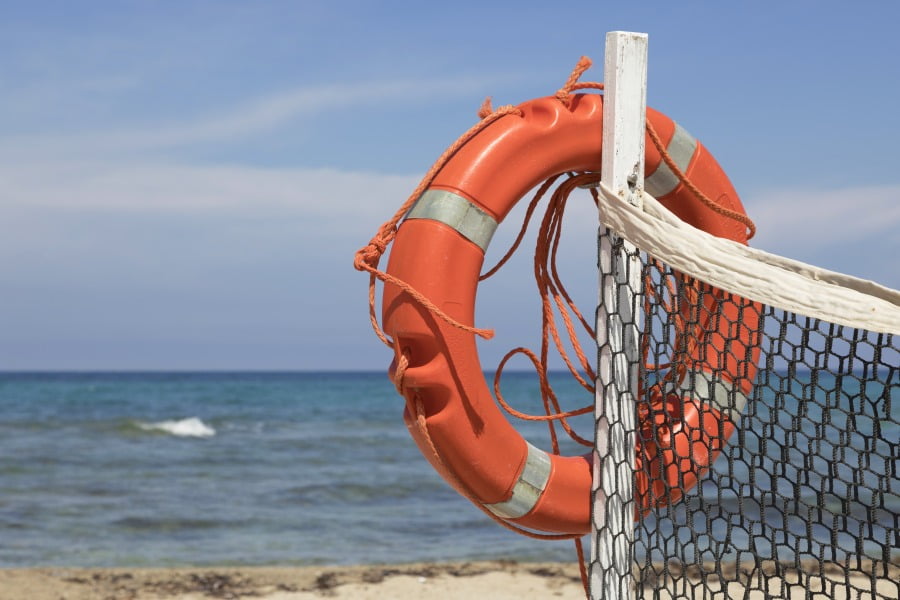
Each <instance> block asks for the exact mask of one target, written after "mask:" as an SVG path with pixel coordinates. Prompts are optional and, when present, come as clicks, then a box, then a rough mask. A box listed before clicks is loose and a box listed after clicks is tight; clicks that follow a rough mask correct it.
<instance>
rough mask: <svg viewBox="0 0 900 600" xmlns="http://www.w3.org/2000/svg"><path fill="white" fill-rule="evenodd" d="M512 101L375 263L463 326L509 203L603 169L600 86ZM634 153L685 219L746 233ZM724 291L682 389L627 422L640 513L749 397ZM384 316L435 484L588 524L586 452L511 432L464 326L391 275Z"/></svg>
mask: <svg viewBox="0 0 900 600" xmlns="http://www.w3.org/2000/svg"><path fill="white" fill-rule="evenodd" d="M518 109H519V111H518V114H517V115H509V116H505V117H503V118H502V119H498V120H496V121H494V122H493V123H491V124H490V125H489V126H487V127H485V128H484V129H483V130H481V131H480V132H478V133H477V134H476V135H475V136H474V137H472V138H471V139H469V140H468V141H467V142H466V143H465V144H464V145H463V146H462V147H461V148H460V149H459V150H458V151H456V153H455V154H454V155H453V156H452V157H451V158H450V159H449V160H448V161H447V162H446V164H445V165H444V166H443V167H442V168H441V170H440V171H439V172H438V174H437V175H436V176H435V178H434V179H433V180H432V182H431V184H430V186H429V187H428V189H427V190H426V191H425V192H424V194H422V196H421V197H420V198H419V200H418V202H417V203H416V204H415V205H414V206H413V208H412V209H411V210H410V211H409V213H408V214H407V215H406V218H405V220H404V221H403V223H402V224H401V225H400V227H399V229H398V231H397V233H396V238H395V239H394V241H393V248H392V251H391V255H390V260H389V263H388V267H387V271H386V272H387V273H388V274H390V275H391V276H393V277H395V278H397V279H399V280H402V281H404V282H406V283H407V284H409V286H410V287H411V288H414V289H415V290H417V291H418V292H419V293H421V295H422V296H424V297H426V298H428V299H429V300H430V301H431V302H432V303H433V304H434V305H436V306H437V307H438V308H440V309H441V310H442V311H444V312H445V313H446V314H448V315H449V316H450V317H452V318H453V319H456V320H457V321H459V322H461V323H474V316H475V315H474V308H475V294H476V289H477V285H478V278H479V274H480V272H481V268H482V263H483V260H484V252H485V249H486V248H487V246H488V243H489V242H490V239H491V235H492V234H493V232H494V229H495V228H496V226H497V225H498V224H499V223H500V222H501V221H503V219H504V217H505V216H506V215H507V213H508V212H509V211H510V210H511V209H512V208H513V206H514V205H515V204H516V202H518V200H519V199H520V198H522V197H523V196H524V195H525V194H526V193H527V192H528V191H529V190H531V189H533V188H534V187H535V186H536V185H538V184H540V183H541V182H542V181H544V180H546V179H547V178H549V177H551V176H553V175H556V174H559V173H565V172H582V171H599V170H600V147H601V138H602V115H603V98H602V96H599V95H595V94H577V95H573V96H571V101H570V103H568V105H566V104H564V103H563V102H561V101H560V100H559V99H558V98H555V97H549V98H540V99H537V100H532V101H529V102H526V103H524V104H521V105H519V107H518ZM647 118H648V119H649V121H650V122H651V123H652V125H653V128H654V129H655V130H656V132H658V135H659V137H660V138H661V139H662V141H663V143H664V144H665V145H666V148H667V153H668V154H669V156H670V157H671V158H672V160H674V161H675V163H676V165H677V166H678V167H679V168H680V169H681V170H682V171H683V172H684V173H685V174H686V175H687V177H688V178H689V179H690V180H691V181H692V182H693V183H694V184H695V185H696V186H697V187H698V188H699V189H700V190H702V191H703V193H705V194H706V195H707V196H708V197H710V198H712V199H714V200H715V201H716V202H717V204H719V205H721V206H723V207H725V208H728V209H731V210H733V211H735V212H739V213H742V214H743V207H742V206H741V203H740V200H739V199H738V196H737V194H736V193H735V191H734V188H733V187H732V185H731V183H730V182H729V180H728V178H727V176H726V175H725V173H724V172H723V171H722V169H721V167H719V165H718V163H717V162H716V161H715V159H714V158H713V157H712V155H711V154H710V153H709V152H708V151H707V150H706V148H704V147H703V146H702V145H701V144H700V143H699V142H697V141H696V140H695V139H694V138H693V137H691V136H690V135H689V134H688V133H687V132H685V131H684V130H683V129H682V128H681V127H679V126H678V125H676V124H675V123H674V122H673V121H672V120H671V119H669V118H668V117H666V116H665V115H663V114H661V113H659V112H657V111H654V110H652V109H648V111H647ZM645 162H646V182H645V187H646V189H647V191H648V192H650V193H651V194H652V195H654V196H656V197H657V198H658V199H659V200H660V201H661V202H662V203H663V204H664V205H666V206H667V207H668V208H669V209H670V210H672V211H673V212H674V213H675V214H677V215H678V216H679V217H680V218H681V219H682V220H684V221H686V222H687V223H689V224H691V225H693V226H695V227H698V228H700V229H703V230H705V231H706V232H708V233H711V234H713V235H716V236H719V237H724V238H729V239H732V240H736V241H739V242H742V243H746V241H747V233H746V230H745V228H744V227H743V226H742V225H741V224H740V223H737V222H735V221H734V220H732V219H727V218H723V217H722V216H721V215H720V214H718V213H717V212H715V211H714V210H712V209H711V208H710V207H708V206H706V205H704V204H702V203H700V202H698V201H697V199H696V197H695V194H694V193H692V192H690V191H688V190H687V189H686V186H685V185H684V184H683V183H682V181H681V180H680V179H679V178H678V177H677V176H676V175H675V174H674V173H673V172H672V170H671V169H670V168H669V167H668V166H667V165H666V164H665V163H664V162H663V160H662V157H661V154H660V153H659V152H658V151H657V150H656V149H655V148H654V147H653V145H652V144H650V143H648V144H647V152H646V161H645ZM726 295H727V294H725V293H724V292H720V291H718V290H712V291H711V293H709V294H707V295H706V296H707V297H706V300H705V301H704V302H706V303H707V304H709V306H708V309H709V310H715V311H717V313H716V314H717V317H716V319H715V323H716V324H715V325H714V327H716V328H717V329H716V330H715V331H712V332H711V334H710V335H707V336H705V337H704V342H703V343H702V344H698V345H696V347H695V348H694V349H693V350H691V353H690V358H689V359H687V360H686V364H687V366H688V368H689V370H690V373H688V375H687V376H686V378H685V380H684V382H683V387H682V388H675V389H667V390H662V389H660V388H657V389H655V390H652V391H650V392H648V393H649V394H650V395H652V401H653V403H655V404H656V405H658V406H659V407H661V408H660V409H659V410H653V411H650V412H648V413H646V414H644V415H643V416H642V417H641V421H640V423H639V425H638V427H639V432H638V434H639V435H640V436H641V438H642V439H641V440H640V441H639V452H638V456H637V461H638V469H637V474H636V495H637V496H636V502H637V505H638V510H639V512H645V511H647V510H649V509H650V508H652V507H654V506H659V505H664V504H667V503H670V502H674V501H676V500H677V499H678V498H679V497H680V495H681V494H682V493H683V491H684V490H686V489H688V488H690V487H691V486H693V485H695V484H696V482H697V480H698V478H699V477H700V476H702V474H703V473H704V472H705V471H706V470H707V469H708V468H709V467H710V465H711V464H712V462H713V460H714V459H715V457H716V456H717V455H718V453H719V452H720V450H721V448H722V447H723V445H724V441H725V440H727V439H728V437H729V436H731V435H732V433H733V432H734V429H735V426H734V420H735V417H736V414H735V413H736V412H739V411H740V409H741V407H742V406H743V403H744V401H745V400H746V397H747V395H748V394H749V393H750V391H751V385H752V384H751V382H752V380H753V378H754V376H755V367H754V366H753V365H755V363H756V357H757V353H758V349H757V347H756V346H757V344H756V342H755V340H754V339H753V336H754V335H755V334H754V332H755V331H756V328H757V325H758V320H759V312H758V311H756V310H742V308H741V305H740V303H731V302H723V300H724V299H725V296H726ZM713 305H716V306H713ZM739 312H740V313H741V314H738V313H739ZM382 316H383V328H384V331H385V333H387V334H388V335H389V336H391V337H392V338H393V340H394V342H393V346H394V349H395V353H396V357H395V362H394V365H393V366H392V369H393V368H395V366H396V364H397V360H399V358H400V355H401V354H403V355H404V360H406V361H407V363H406V364H405V370H404V372H403V393H404V394H405V395H406V396H407V400H408V402H407V410H406V412H405V414H404V419H405V421H406V423H407V426H408V428H409V430H410V432H411V434H412V436H413V438H414V439H415V441H416V443H417V444H418V445H419V447H420V449H421V450H422V452H423V454H424V455H425V456H426V457H427V458H428V459H429V460H430V461H431V462H432V464H433V465H434V467H435V468H436V469H437V470H438V471H439V472H440V473H441V474H442V475H443V476H444V478H445V479H447V481H448V482H450V483H451V484H452V485H455V486H457V487H460V486H463V487H464V488H465V489H464V490H460V491H461V492H463V493H464V495H466V496H468V497H470V498H475V499H477V500H478V501H479V502H480V503H481V504H482V505H483V506H484V507H486V508H487V509H488V510H490V511H491V512H492V513H494V514H495V515H497V516H499V517H501V518H502V519H505V520H507V521H509V522H512V523H515V524H518V525H521V526H523V527H526V528H530V529H535V530H541V531H548V532H557V533H574V534H583V533H587V532H588V531H589V530H590V524H589V521H590V489H591V464H590V460H591V459H590V455H587V456H559V455H553V454H548V453H546V452H544V451H542V450H539V449H538V448H536V447H534V446H533V445H531V444H529V443H528V442H526V441H525V440H524V439H523V438H522V436H521V435H520V434H519V433H518V432H517V431H516V429H515V428H514V427H513V426H512V425H511V424H510V423H509V421H508V420H507V419H506V417H505V416H504V415H503V413H502V412H501V411H500V409H499V407H498V406H497V404H496V402H495V400H494V398H493V396H492V394H491V392H490V390H489V389H488V386H487V383H486V382H485V378H484V375H483V370H482V367H481V364H480V362H479V359H478V352H477V348H476V344H475V336H474V335H473V334H472V333H471V332H467V331H462V330H460V329H458V328H456V327H453V326H451V325H449V324H448V323H446V322H444V321H443V320H441V319H438V318H436V317H435V316H434V314H433V313H432V312H430V311H429V310H427V309H426V308H425V307H423V305H422V303H421V302H418V301H416V300H414V299H413V298H412V297H411V296H410V294H409V293H408V292H406V291H403V290H402V289H400V288H399V287H398V286H396V285H393V284H391V283H386V284H385V287H384V293H383V308H382ZM413 398H415V399H416V400H417V401H418V402H420V403H421V404H420V406H421V407H422V408H423V411H424V418H425V423H426V426H427V436H426V435H423V433H422V429H421V428H420V427H418V426H417V424H416V418H417V415H416V414H414V413H415V411H414V410H413V409H411V408H410V407H411V406H415V405H414V404H412V403H411V402H412V400H413ZM426 437H427V439H426ZM435 451H436V452H437V453H438V454H439V456H440V459H439V460H435V458H434V454H433V453H434V452H435Z"/></svg>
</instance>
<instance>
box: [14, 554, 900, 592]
mask: <svg viewBox="0 0 900 600" xmlns="http://www.w3.org/2000/svg"><path fill="white" fill-rule="evenodd" d="M859 566H860V567H861V568H862V569H863V570H849V571H848V570H845V569H844V568H843V567H842V566H841V565H838V564H835V563H825V564H824V565H822V568H821V571H820V567H819V565H818V563H808V564H807V563H804V564H801V565H800V567H799V568H797V567H796V566H792V565H787V564H781V565H779V564H776V563H769V564H767V563H762V564H760V568H759V569H757V570H754V571H748V570H746V569H741V570H740V572H737V571H736V570H735V565H734V564H722V565H719V566H718V568H717V566H716V565H714V564H711V563H710V564H704V565H702V567H701V566H699V565H688V566H686V568H684V569H681V568H680V567H678V565H673V564H669V566H668V568H665V567H664V566H663V565H661V564H660V565H654V568H653V569H652V571H653V572H656V573H659V574H660V575H663V574H664V573H667V574H668V575H669V577H665V575H663V576H662V577H659V578H658V579H657V580H656V581H653V582H651V581H649V580H648V578H647V573H646V572H645V577H644V585H645V586H646V587H647V588H652V589H658V590H659V594H658V597H659V598H661V599H667V598H693V597H695V596H696V597H698V598H700V597H703V594H704V588H706V590H707V592H713V593H717V594H719V595H721V596H722V597H723V598H746V597H749V598H754V599H755V598H763V597H765V596H764V594H763V591H762V590H763V589H766V590H767V593H768V594H769V596H768V597H778V598H790V599H793V598H804V597H808V596H807V594H808V592H812V593H814V594H818V595H821V594H825V597H828V598H832V599H835V600H842V599H849V598H872V599H873V600H875V599H879V598H885V599H886V598H897V597H900V583H898V580H900V565H898V564H885V563H876V562H868V563H861V564H860V565H859ZM636 574H637V572H636ZM720 574H721V576H722V577H723V579H720ZM873 574H874V577H873ZM671 577H676V579H671ZM701 581H705V583H704V584H701V583H700V582H701ZM748 588H749V590H748ZM748 594H749V595H748ZM584 596H585V595H584V590H583V588H582V584H581V578H580V575H579V572H578V565H577V564H576V563H575V562H574V561H573V562H566V563H556V562H534V563H532V562H516V561H509V560H501V561H474V562H447V563H433V562H422V563H408V564H393V565H355V566H236V567H171V568H170V567H147V568H143V567H140V568H129V567H109V568H82V567H71V568H70V567H30V568H9V569H0V600H21V599H24V598H28V599H29V600H59V599H60V598H65V599H66V600H93V599H103V600H203V599H209V598H213V599H239V598H257V599H262V600H315V599H326V598H329V599H344V598H358V599H362V600H367V599H373V600H374V599H380V598H394V599H397V600H412V599H415V598H423V597H427V598H430V599H434V600H455V599H457V598H459V599H462V598H476V597H482V598H492V599H496V600H507V599H509V600H513V599H515V600H520V599H523V598H554V599H556V598H559V599H562V600H569V599H582V598H584ZM717 597H718V596H717Z"/></svg>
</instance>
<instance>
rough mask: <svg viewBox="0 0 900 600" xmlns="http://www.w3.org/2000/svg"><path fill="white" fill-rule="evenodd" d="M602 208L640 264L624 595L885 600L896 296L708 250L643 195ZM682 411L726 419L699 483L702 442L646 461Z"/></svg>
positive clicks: (897, 361) (894, 449)
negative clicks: (693, 476)
mask: <svg viewBox="0 0 900 600" xmlns="http://www.w3.org/2000/svg"><path fill="white" fill-rule="evenodd" d="M600 211H601V221H603V222H604V224H605V225H607V226H608V227H610V228H611V229H613V230H614V231H615V232H617V233H618V234H619V235H622V236H623V237H625V238H626V239H627V240H628V241H629V242H631V243H634V244H635V245H636V246H637V247H638V249H639V252H640V256H641V264H642V278H641V280H642V285H641V289H640V290H636V292H637V293H639V294H640V296H641V297H640V301H641V306H642V307H643V311H641V312H642V322H641V323H640V328H641V332H642V333H641V342H640V352H639V354H641V355H642V358H641V360H640V363H641V364H639V365H637V368H638V373H639V381H640V383H639V397H638V399H637V402H636V406H635V415H636V422H637V425H636V431H634V433H635V436H636V438H637V445H638V446H637V448H638V451H637V455H638V467H637V470H636V471H635V474H634V485H635V490H636V494H637V495H636V496H635V504H636V505H637V509H638V510H640V506H642V505H643V506H645V507H647V512H646V514H645V515H644V516H642V517H641V518H640V519H638V520H637V521H636V523H635V527H636V531H635V542H634V576H635V580H634V590H635V596H636V597H637V598H648V599H649V598H653V599H667V598H705V599H726V598H748V599H755V598H760V599H762V598H815V599H823V600H824V599H826V598H827V599H835V598H836V599H841V598H847V599H850V598H854V599H871V600H882V599H883V600H887V599H897V598H900V397H898V392H900V293H898V292H896V291H893V290H889V289H887V288H883V287H881V286H878V285H876V284H873V283H871V282H864V281H860V280H856V279H853V278H850V277H846V276H841V275H838V274H834V273H830V272H827V271H823V270H819V269H816V268H813V267H809V266H807V265H802V264H800V263H794V262H792V261H789V260H786V259H783V258H778V257H774V256H771V255H767V254H765V253H763V252H759V251H755V250H749V249H746V248H744V247H740V246H739V245H737V244H733V243H731V242H723V241H721V240H715V239H712V238H710V236H708V235H706V234H703V233H702V232H698V231H697V230H694V229H693V228H690V227H689V226H686V225H684V224H681V223H680V222H679V221H678V220H677V219H676V218H675V217H673V216H672V215H671V214H669V213H668V212H667V211H666V209H665V208H663V207H662V206H660V205H659V204H658V203H657V202H656V201H655V200H654V199H653V198H651V197H645V207H644V209H643V211H641V209H637V208H633V207H630V206H628V205H625V204H624V203H621V202H619V201H617V200H616V198H615V197H614V196H612V195H611V194H610V193H609V192H608V191H607V190H601V208H600ZM605 235H608V236H609V239H608V240H606V241H605V242H604V241H603V240H601V243H612V242H610V240H615V239H616V237H617V236H614V235H609V234H605ZM650 257H652V258H650ZM746 261H749V262H746ZM745 262H746V264H745ZM602 275H603V274H602V273H601V276H602ZM722 290H727V292H723V291H722ZM729 305H731V306H730V308H729ZM748 324H749V325H748ZM686 332H688V333H689V335H685V333H686ZM742 340H743V341H742ZM748 340H749V342H750V345H749V347H748V346H745V345H744V342H746V341H748ZM715 348H718V349H721V351H722V352H721V353H722V354H723V356H712V355H711V353H712V352H713V349H715ZM602 351H603V349H602V348H601V352H602ZM633 355H634V354H633V353H632V356H633ZM742 378H744V379H745V381H740V380H741V379H742ZM736 379H737V381H736ZM745 392H746V393H745ZM685 398H695V399H698V401H702V402H703V403H705V404H706V405H708V406H710V405H711V406H713V407H714V408H716V410H718V411H719V414H721V415H725V416H730V419H731V421H732V422H733V424H734V430H733V433H732V434H731V435H730V437H727V441H725V442H724V443H723V444H722V450H721V454H719V456H718V458H717V459H716V460H715V461H714V462H713V464H712V466H711V468H709V469H708V470H706V471H705V472H703V473H701V475H700V479H699V482H698V483H696V485H693V484H692V483H693V482H691V481H690V475H689V473H690V471H691V469H692V466H694V465H697V464H703V463H704V458H703V456H701V455H697V456H694V455H693V450H698V451H700V454H702V453H703V448H705V447H708V446H709V445H710V443H713V444H715V443H716V441H715V439H716V438H717V436H716V435H712V436H711V437H710V438H708V439H707V438H703V437H702V435H701V434H700V433H698V432H699V431H700V429H697V430H696V431H695V432H694V433H691V434H690V435H693V436H694V439H696V440H700V441H699V442H698V443H696V444H695V445H693V446H691V445H690V444H689V445H688V448H689V449H691V451H689V452H687V453H685V454H681V453H679V451H678V450H673V451H672V452H673V453H674V454H672V453H670V455H671V456H674V462H673V460H669V461H668V462H667V461H665V460H658V461H656V462H652V461H650V460H649V458H648V457H649V456H651V455H653V451H652V449H653V448H654V447H660V446H665V444H667V443H668V441H667V440H668V439H669V438H667V437H666V432H671V431H672V429H674V428H677V427H678V426H679V419H678V417H677V415H678V414H680V413H681V412H687V411H688V409H689V408H690V407H689V406H687V404H688V403H687V402H686V401H685V400H684V399H685ZM673 415H675V416H673ZM704 418H705V417H704ZM725 423H726V421H718V422H717V421H712V422H710V421H707V422H705V423H704V424H703V425H702V428H703V429H705V430H707V431H712V432H715V433H717V434H718V436H720V437H719V438H718V439H724V438H725V437H726V435H727V433H728V431H727V430H726V425H725ZM648 424H654V425H653V426H648ZM660 424H663V426H662V427H660ZM667 428H668V429H667ZM626 439H627V437H626ZM710 439H712V440H713V442H710ZM612 442H613V441H612V440H611V443H612ZM642 456H643V457H644V458H643V460H642V458H641V457H642ZM671 469H675V470H676V473H677V472H681V473H683V474H684V473H687V475H681V476H678V475H675V476H674V479H673V477H672V476H671ZM667 475H668V476H667ZM653 481H656V484H653V483H648V482H653ZM673 482H674V483H673ZM654 485H655V486H656V487H654ZM642 493H643V494H644V496H641V494H642ZM628 510H630V511H631V512H630V514H629V515H627V517H628V518H629V519H631V518H634V507H629V508H628ZM624 517H625V516H623V518H624Z"/></svg>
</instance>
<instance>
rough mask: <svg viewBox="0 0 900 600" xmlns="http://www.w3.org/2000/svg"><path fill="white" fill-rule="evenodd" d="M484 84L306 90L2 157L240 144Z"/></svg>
mask: <svg viewBox="0 0 900 600" xmlns="http://www.w3.org/2000/svg"><path fill="white" fill-rule="evenodd" d="M484 84H485V81H482V80H480V79H476V78H455V79H452V78H451V79H426V80H395V81H374V82H373V81H363V82H355V83H347V84H329V85H315V86H303V87H298V88H295V89H289V90H285V91H281V92H277V93H272V94H268V95H263V96H259V97H256V98H252V99H249V100H246V101H244V102H242V103H238V104H236V105H233V106H230V107H227V108H222V107H212V108H211V110H212V111H213V114H212V115H211V116H202V117H197V118H182V119H176V120H173V121H169V122H165V123H158V124H154V125H139V124H134V125H128V126H124V127H119V128H116V129H114V130H99V131H90V132H83V133H78V134H69V135H48V134H36V135H18V136H13V137H10V138H7V140H6V143H5V144H4V149H3V150H0V156H2V157H3V158H4V160H7V161H17V162H18V161H21V160H22V159H23V158H25V159H31V158H34V157H44V158H46V157H52V156H56V157H58V156H61V155H62V156H78V157H84V156H86V155H88V156H91V155H110V154H112V153H115V152H120V151H141V150H154V149H164V148H174V147H179V146H189V145H192V144H202V143H209V142H219V141H231V140H238V139H240V138H242V137H245V136H250V135H254V134H259V133H266V132H270V131H273V130H275V129H276V128H277V127H279V126H281V125H284V124H287V123H290V122H292V121H296V120H298V119H303V118H309V117H313V116H316V115H319V114H321V113H326V112H333V113H334V114H337V112H338V111H343V110H351V109H353V108H360V107H370V106H379V105H380V106H383V105H385V104H387V103H392V102H393V103H398V104H402V103H405V102H409V101H418V100H426V99H429V98H434V97H436V96H440V97H444V96H448V95H456V96H458V95H464V94H471V93H472V92H473V91H474V90H477V89H481V88H482V87H483V86H484ZM109 158H113V159H114V158H116V157H115V156H109Z"/></svg>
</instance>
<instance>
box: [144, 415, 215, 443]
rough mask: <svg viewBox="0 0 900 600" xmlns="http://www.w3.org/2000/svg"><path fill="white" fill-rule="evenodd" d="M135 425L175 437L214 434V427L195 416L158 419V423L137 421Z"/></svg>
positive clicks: (204, 436) (201, 436)
mask: <svg viewBox="0 0 900 600" xmlns="http://www.w3.org/2000/svg"><path fill="white" fill-rule="evenodd" d="M137 426H138V427H140V428H141V429H143V430H144V431H159V432H162V433H168V434H169V435H174V436H176V437H195V438H207V437H212V436H214V435H216V430H215V429H213V428H212V427H210V426H209V425H207V424H206V423H204V422H203V421H201V420H200V419H198V418H197V417H188V418H187V419H179V420H177V421H176V420H172V421H159V422H158V423H138V424H137Z"/></svg>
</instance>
